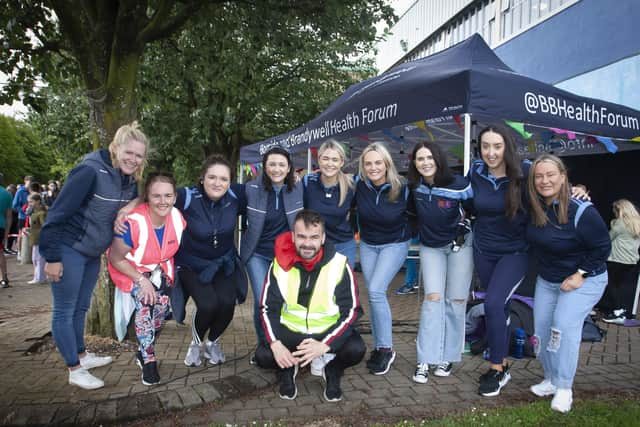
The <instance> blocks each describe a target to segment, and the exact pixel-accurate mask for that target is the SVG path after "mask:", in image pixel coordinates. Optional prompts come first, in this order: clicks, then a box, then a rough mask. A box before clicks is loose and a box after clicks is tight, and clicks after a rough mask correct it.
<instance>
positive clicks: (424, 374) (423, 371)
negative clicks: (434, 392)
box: [413, 363, 429, 384]
mask: <svg viewBox="0 0 640 427" xmlns="http://www.w3.org/2000/svg"><path fill="white" fill-rule="evenodd" d="M413 381H415V382H417V383H420V384H426V383H427V381H429V365H428V364H427V363H418V366H416V372H415V373H414V374H413Z"/></svg>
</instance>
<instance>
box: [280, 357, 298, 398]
mask: <svg viewBox="0 0 640 427" xmlns="http://www.w3.org/2000/svg"><path fill="white" fill-rule="evenodd" d="M296 375H298V365H295V366H294V367H293V368H287V369H283V370H281V371H280V398H281V399H286V400H293V399H295V398H296V396H297V395H298V387H296Z"/></svg>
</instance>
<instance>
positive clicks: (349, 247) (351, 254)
mask: <svg viewBox="0 0 640 427" xmlns="http://www.w3.org/2000/svg"><path fill="white" fill-rule="evenodd" d="M333 245H334V246H335V248H336V252H339V253H341V254H342V255H344V256H346V257H347V262H348V263H349V267H351V269H352V270H353V268H354V267H355V265H356V240H355V239H351V240H347V241H346V242H339V243H337V242H336V243H334V244H333Z"/></svg>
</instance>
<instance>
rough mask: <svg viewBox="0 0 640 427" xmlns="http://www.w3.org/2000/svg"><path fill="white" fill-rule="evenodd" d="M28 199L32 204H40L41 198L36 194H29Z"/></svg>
mask: <svg viewBox="0 0 640 427" xmlns="http://www.w3.org/2000/svg"><path fill="white" fill-rule="evenodd" d="M28 199H31V200H33V201H34V202H40V203H42V196H41V195H40V194H38V193H31V194H30V195H29V197H28Z"/></svg>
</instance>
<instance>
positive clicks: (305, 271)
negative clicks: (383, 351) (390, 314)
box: [256, 209, 366, 402]
mask: <svg viewBox="0 0 640 427" xmlns="http://www.w3.org/2000/svg"><path fill="white" fill-rule="evenodd" d="M275 253H276V254H275V258H274V260H273V262H272V264H271V266H270V268H269V273H268V275H267V281H266V283H265V290H264V292H263V294H262V298H261V301H260V313H261V318H262V325H263V326H264V331H265V336H266V343H262V344H261V345H260V346H259V347H258V349H257V350H256V362H257V364H258V366H261V367H263V368H269V369H277V370H278V374H279V377H280V390H279V394H280V397H281V398H282V399H288V400H292V399H295V398H296V396H297V395H298V389H297V387H296V383H295V379H296V375H297V373H298V369H299V368H300V367H304V366H307V365H309V364H311V363H312V362H313V360H318V359H320V358H322V357H323V356H325V355H328V354H331V355H334V356H335V357H333V358H332V359H331V360H330V361H329V362H328V363H327V364H326V365H325V366H324V367H323V369H322V377H323V378H324V380H325V387H324V398H325V400H327V401H328V402H337V401H339V400H342V389H341V387H340V379H341V378H342V376H343V374H344V370H345V369H346V368H348V367H350V366H354V365H356V364H358V363H359V362H360V361H361V360H362V358H363V357H364V354H365V352H366V347H365V344H364V341H363V340H362V337H360V335H359V334H358V332H357V331H356V330H355V328H354V324H355V322H356V321H357V320H358V318H359V317H360V316H361V315H362V309H361V307H360V303H359V299H358V285H357V284H356V280H355V277H354V276H353V271H352V270H351V268H350V267H349V265H348V263H347V259H346V257H345V256H344V255H342V254H340V253H339V252H336V250H335V248H334V247H333V245H332V244H331V243H330V242H326V239H325V233H324V221H323V219H322V217H321V216H320V214H319V213H318V212H314V211H312V210H309V209H305V210H302V211H300V212H298V214H297V215H296V219H295V224H294V228H293V232H291V233H283V234H281V235H280V236H278V238H277V239H276V243H275Z"/></svg>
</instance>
